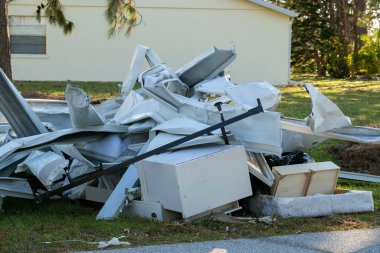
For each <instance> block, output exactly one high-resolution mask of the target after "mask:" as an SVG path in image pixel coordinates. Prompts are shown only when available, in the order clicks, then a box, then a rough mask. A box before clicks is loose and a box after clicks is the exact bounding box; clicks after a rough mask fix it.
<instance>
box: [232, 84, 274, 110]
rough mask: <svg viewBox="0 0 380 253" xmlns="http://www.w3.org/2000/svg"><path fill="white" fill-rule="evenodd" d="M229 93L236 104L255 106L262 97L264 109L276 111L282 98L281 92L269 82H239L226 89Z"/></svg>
mask: <svg viewBox="0 0 380 253" xmlns="http://www.w3.org/2000/svg"><path fill="white" fill-rule="evenodd" d="M226 93H227V95H228V96H229V97H230V98H231V100H232V101H233V102H234V103H236V104H243V105H248V106H251V107H254V106H255V105H256V104H257V102H256V100H257V99H258V98H260V100H261V104H262V105H263V108H264V110H268V111H274V110H276V108H277V106H278V104H279V103H280V100H281V93H280V91H279V90H277V89H276V88H275V87H274V86H273V85H271V84H270V83H268V82H260V83H247V84H238V85H234V86H232V87H230V88H228V89H226Z"/></svg>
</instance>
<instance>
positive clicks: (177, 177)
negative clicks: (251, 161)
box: [136, 145, 252, 218]
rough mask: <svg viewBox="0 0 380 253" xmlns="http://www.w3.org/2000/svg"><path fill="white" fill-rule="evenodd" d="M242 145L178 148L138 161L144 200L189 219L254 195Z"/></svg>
mask: <svg viewBox="0 0 380 253" xmlns="http://www.w3.org/2000/svg"><path fill="white" fill-rule="evenodd" d="M246 161H247V158H246V153H245V149H244V147H243V146H234V145H209V146H202V147H196V148H191V149H182V150H176V151H173V152H167V153H163V154H160V155H156V156H152V157H149V158H147V159H145V160H143V161H141V162H139V163H137V164H136V165H137V168H138V173H139V178H140V182H141V191H142V198H143V200H144V201H150V202H159V203H161V204H162V207H163V208H165V209H168V210H172V211H177V212H180V213H182V216H183V218H188V217H191V216H194V215H197V214H200V213H203V212H205V211H208V210H210V209H214V208H216V207H219V206H222V205H225V204H228V203H231V202H234V201H236V200H239V199H242V198H245V197H248V196H250V195H252V189H251V183H250V179H249V172H248V167H247V162H246Z"/></svg>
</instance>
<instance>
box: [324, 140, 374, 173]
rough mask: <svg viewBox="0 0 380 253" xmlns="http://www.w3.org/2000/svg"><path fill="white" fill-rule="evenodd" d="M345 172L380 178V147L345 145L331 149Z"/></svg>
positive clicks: (356, 144)
mask: <svg viewBox="0 0 380 253" xmlns="http://www.w3.org/2000/svg"><path fill="white" fill-rule="evenodd" d="M329 152H330V153H331V154H333V155H334V156H335V157H336V158H337V160H338V161H339V162H340V165H341V168H342V170H344V171H351V172H358V173H365V174H371V175H378V176H380V145H371V144H358V143H350V142H348V143H345V144H342V145H340V146H334V147H331V148H330V149H329Z"/></svg>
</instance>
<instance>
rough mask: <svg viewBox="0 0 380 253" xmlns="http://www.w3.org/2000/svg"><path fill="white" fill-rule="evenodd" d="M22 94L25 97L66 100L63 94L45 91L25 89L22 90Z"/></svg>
mask: <svg viewBox="0 0 380 253" xmlns="http://www.w3.org/2000/svg"><path fill="white" fill-rule="evenodd" d="M22 96H23V97H24V98H36V99H37V98H38V99H56V100H65V96H63V95H54V94H45V93H39V92H28V91H24V92H22Z"/></svg>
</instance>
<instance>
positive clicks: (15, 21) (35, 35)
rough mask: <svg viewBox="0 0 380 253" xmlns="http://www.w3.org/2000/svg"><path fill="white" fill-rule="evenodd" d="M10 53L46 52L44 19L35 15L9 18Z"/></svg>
mask: <svg viewBox="0 0 380 253" xmlns="http://www.w3.org/2000/svg"><path fill="white" fill-rule="evenodd" d="M9 28H10V35H11V38H10V39H11V53H12V54H46V21H45V20H44V19H41V22H38V21H37V20H36V18H35V17H18V16H11V17H10V18H9Z"/></svg>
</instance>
